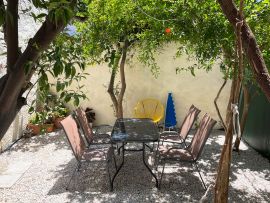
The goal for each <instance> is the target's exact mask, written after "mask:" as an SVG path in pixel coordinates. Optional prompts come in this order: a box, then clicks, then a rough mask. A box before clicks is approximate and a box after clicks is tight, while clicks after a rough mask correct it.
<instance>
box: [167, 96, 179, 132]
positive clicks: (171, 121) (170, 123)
mask: <svg viewBox="0 0 270 203" xmlns="http://www.w3.org/2000/svg"><path fill="white" fill-rule="evenodd" d="M176 123H177V121H176V116H175V109H174V102H173V98H172V93H169V94H168V99H167V106H166V117H165V128H170V127H174V126H175V125H176Z"/></svg>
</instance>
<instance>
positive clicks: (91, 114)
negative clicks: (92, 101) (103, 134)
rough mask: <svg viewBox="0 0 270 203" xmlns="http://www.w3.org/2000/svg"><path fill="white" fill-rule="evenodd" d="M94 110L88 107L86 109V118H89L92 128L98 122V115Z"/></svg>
mask: <svg viewBox="0 0 270 203" xmlns="http://www.w3.org/2000/svg"><path fill="white" fill-rule="evenodd" d="M93 110H94V109H92V108H89V107H87V108H86V109H85V114H86V118H87V121H88V123H90V125H91V127H92V125H93V122H94V121H95V120H96V118H95V117H96V114H95V112H93Z"/></svg>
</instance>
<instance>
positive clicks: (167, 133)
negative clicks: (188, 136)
mask: <svg viewBox="0 0 270 203" xmlns="http://www.w3.org/2000/svg"><path fill="white" fill-rule="evenodd" d="M178 134H179V132H176V131H163V132H161V133H160V137H164V136H168V135H178Z"/></svg>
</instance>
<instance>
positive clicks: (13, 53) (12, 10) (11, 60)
mask: <svg viewBox="0 0 270 203" xmlns="http://www.w3.org/2000/svg"><path fill="white" fill-rule="evenodd" d="M5 19H6V21H5V24H6V30H5V31H6V32H5V33H6V36H7V38H6V43H7V71H8V72H10V71H11V70H12V68H13V66H14V64H15V63H16V61H17V59H18V57H19V38H18V0H13V1H7V11H6V18H5Z"/></svg>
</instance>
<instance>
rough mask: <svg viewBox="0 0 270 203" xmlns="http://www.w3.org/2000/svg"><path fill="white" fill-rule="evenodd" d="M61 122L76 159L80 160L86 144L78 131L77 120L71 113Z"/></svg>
mask: <svg viewBox="0 0 270 203" xmlns="http://www.w3.org/2000/svg"><path fill="white" fill-rule="evenodd" d="M60 124H61V125H62V127H63V129H64V132H65V134H66V136H67V139H68V141H69V144H70V146H71V148H72V151H73V153H74V155H75V157H76V159H77V160H78V161H80V160H81V158H82V155H83V153H84V151H85V148H86V146H85V143H84V141H83V139H82V137H81V135H80V133H79V131H78V127H77V124H76V121H75V120H74V119H73V117H72V116H71V115H69V116H68V117H66V118H65V119H64V120H62V121H61V122H60Z"/></svg>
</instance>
